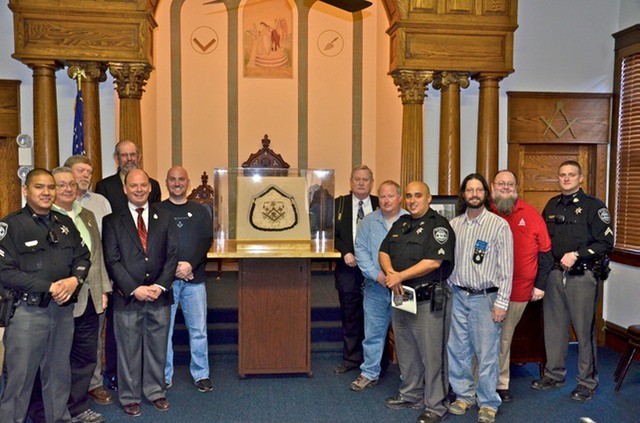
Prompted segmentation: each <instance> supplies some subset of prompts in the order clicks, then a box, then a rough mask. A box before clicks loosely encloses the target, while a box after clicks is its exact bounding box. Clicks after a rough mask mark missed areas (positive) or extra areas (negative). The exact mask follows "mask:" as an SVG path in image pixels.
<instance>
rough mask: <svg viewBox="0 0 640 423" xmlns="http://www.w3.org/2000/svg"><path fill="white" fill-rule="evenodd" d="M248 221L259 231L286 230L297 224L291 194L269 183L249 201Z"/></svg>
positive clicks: (294, 204)
mask: <svg viewBox="0 0 640 423" xmlns="http://www.w3.org/2000/svg"><path fill="white" fill-rule="evenodd" d="M249 223H250V224H251V226H253V227H254V228H255V229H257V230H259V231H286V230H288V229H291V228H293V227H295V226H296V225H297V224H298V208H297V206H296V202H295V199H294V198H293V196H291V195H289V194H287V193H285V192H284V191H282V190H281V189H279V188H278V187H276V186H275V185H270V186H269V187H267V189H265V190H264V191H262V192H261V193H260V194H258V195H257V196H255V197H253V199H252V201H251V208H250V210H249Z"/></svg>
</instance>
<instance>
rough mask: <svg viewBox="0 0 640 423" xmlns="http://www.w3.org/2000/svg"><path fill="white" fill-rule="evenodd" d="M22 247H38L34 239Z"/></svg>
mask: <svg viewBox="0 0 640 423" xmlns="http://www.w3.org/2000/svg"><path fill="white" fill-rule="evenodd" d="M24 245H25V246H26V247H35V246H36V245H38V240H37V239H34V240H33V241H27V242H25V243H24Z"/></svg>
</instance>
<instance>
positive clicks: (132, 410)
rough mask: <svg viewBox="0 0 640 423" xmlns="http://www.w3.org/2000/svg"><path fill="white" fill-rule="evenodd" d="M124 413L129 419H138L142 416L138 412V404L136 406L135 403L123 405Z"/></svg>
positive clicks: (140, 412)
mask: <svg viewBox="0 0 640 423" xmlns="http://www.w3.org/2000/svg"><path fill="white" fill-rule="evenodd" d="M124 412H125V414H126V415H127V416H131V417H138V416H139V415H140V414H142V411H140V404H136V403H135V402H132V403H131V404H127V405H125V406H124Z"/></svg>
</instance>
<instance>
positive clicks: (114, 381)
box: [107, 376, 118, 391]
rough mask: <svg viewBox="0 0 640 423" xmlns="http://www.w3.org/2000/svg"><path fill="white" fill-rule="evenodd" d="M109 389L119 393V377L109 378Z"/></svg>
mask: <svg viewBox="0 0 640 423" xmlns="http://www.w3.org/2000/svg"><path fill="white" fill-rule="evenodd" d="M107 388H108V389H110V390H112V391H117V390H118V377H117V376H111V377H109V378H107Z"/></svg>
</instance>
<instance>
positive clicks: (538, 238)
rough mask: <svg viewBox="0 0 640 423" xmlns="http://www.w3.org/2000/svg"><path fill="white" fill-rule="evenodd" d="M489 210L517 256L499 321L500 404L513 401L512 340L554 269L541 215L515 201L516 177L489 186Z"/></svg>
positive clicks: (505, 174) (499, 177) (507, 175)
mask: <svg viewBox="0 0 640 423" xmlns="http://www.w3.org/2000/svg"><path fill="white" fill-rule="evenodd" d="M491 197H492V199H493V206H492V207H491V210H492V211H493V212H494V213H496V214H497V215H498V216H500V217H502V218H503V219H505V220H506V221H507V223H509V227H510V228H511V234H512V235H513V245H514V248H515V249H517V251H518V254H514V257H513V260H514V263H513V284H512V288H511V298H510V299H509V310H508V311H507V317H505V319H504V320H503V321H502V334H501V335H500V359H499V363H500V364H499V371H500V376H499V377H498V395H500V398H501V399H502V402H511V401H513V394H512V393H511V391H510V390H509V362H510V355H511V341H512V340H513V333H514V332H515V329H516V326H517V325H518V322H519V321H520V319H521V318H522V314H523V313H524V310H525V308H526V307H527V304H528V302H529V301H538V300H540V299H542V297H544V289H545V284H546V282H547V276H548V275H549V272H550V271H551V268H552V267H553V256H552V255H551V240H550V239H549V233H548V232H547V226H546V225H545V223H544V220H542V215H540V213H539V212H538V211H537V210H536V209H535V208H534V207H533V206H532V205H530V204H529V203H526V202H525V201H523V200H522V199H521V198H518V183H517V181H516V175H514V174H513V172H511V171H509V170H501V171H499V172H498V173H497V174H496V176H495V177H494V178H493V184H492V186H491Z"/></svg>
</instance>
